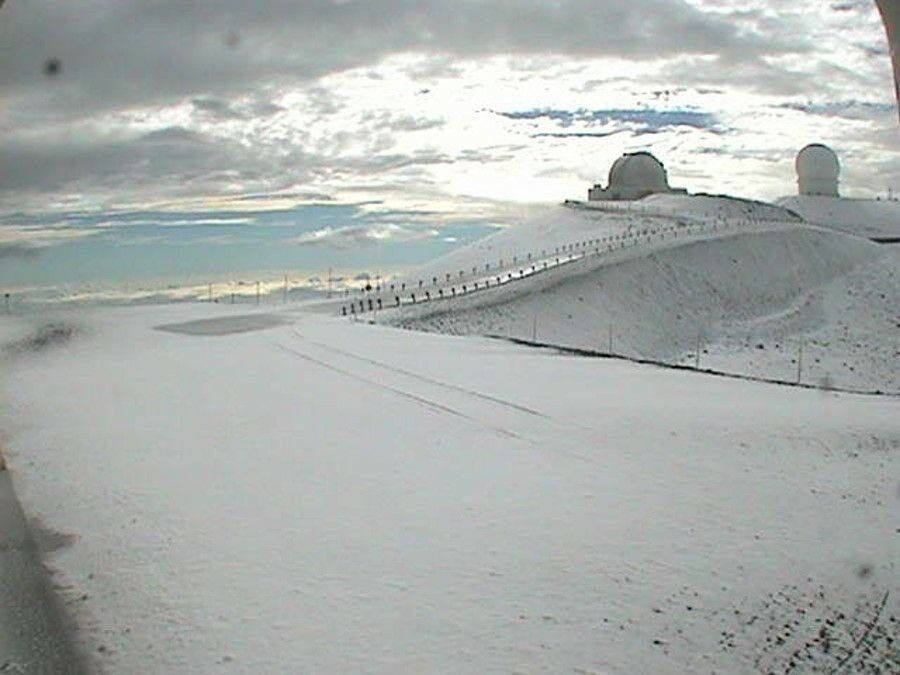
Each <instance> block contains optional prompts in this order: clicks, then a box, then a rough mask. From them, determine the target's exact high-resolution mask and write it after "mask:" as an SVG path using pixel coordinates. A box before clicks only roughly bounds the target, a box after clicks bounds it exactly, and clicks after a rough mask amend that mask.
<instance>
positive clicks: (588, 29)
mask: <svg viewBox="0 0 900 675" xmlns="http://www.w3.org/2000/svg"><path fill="white" fill-rule="evenodd" d="M4 14H5V16H4V23H3V24H2V26H0V63H2V64H3V67H2V68H0V89H2V90H3V91H5V92H6V93H7V95H9V94H12V95H13V96H16V97H19V96H23V95H24V96H29V97H33V98H34V99H39V100H40V101H41V102H42V106H41V107H42V113H43V114H44V115H50V116H64V117H69V116H73V115H85V114H90V113H91V112H92V111H97V110H102V109H116V108H120V107H123V106H128V105H131V104H134V103H140V104H144V105H146V104H149V103H152V102H171V101H172V100H176V99H183V98H185V97H194V98H200V99H201V100H203V98H204V97H206V96H216V95H218V96H222V95H227V96H228V97H229V98H230V97H231V96H232V95H234V94H235V93H236V92H247V91H255V90H257V89H258V88H259V86H260V83H265V84H270V83H273V82H279V81H286V80H290V81H295V82H296V81H310V80H314V79H316V78H318V77H320V76H322V75H326V74H328V73H333V72H337V71H340V70H344V69H347V68H351V67H356V66H361V65H366V64H369V63H375V62H377V61H378V60H380V59H382V58H384V57H385V56H387V55H390V54H396V53H402V52H410V51H419V52H426V53H434V54H440V53H446V54H451V55H454V56H456V57H476V56H484V55H490V54H533V55H542V54H561V55H569V56H576V57H591V56H609V55H613V56H618V57H623V58H629V59H654V58H659V57H671V56H675V55H680V54H713V55H725V56H727V58H728V59H729V60H730V61H733V62H741V61H743V60H744V59H745V58H746V55H748V54H753V55H756V54H759V53H783V52H785V51H796V50H797V49H800V48H802V47H803V45H802V44H801V43H799V41H798V40H796V39H791V40H790V41H789V40H787V39H785V37H786V36H784V35H783V34H782V33H780V32H779V33H776V34H771V35H763V34H762V33H761V32H759V31H746V30H742V29H741V27H740V26H739V25H737V24H736V23H735V22H734V21H732V20H731V19H730V17H729V16H728V15H726V14H722V13H704V12H702V11H701V10H699V9H698V8H696V7H695V6H692V5H690V4H688V3H687V2H685V1H684V0H610V1H608V2H602V3H599V2H596V1H595V0H569V1H563V2H552V3H550V2H545V1H544V0H494V1H493V2H457V1H455V0H453V1H449V0H382V1H380V2H333V1H331V0H307V1H306V2H301V3H298V2H295V1H293V0H259V1H258V2H253V3H249V2H245V1H244V0H194V1H192V2H184V1H183V0H160V1H158V2H153V3H145V2H139V1H138V0H121V1H120V2H116V3H104V4H100V3H96V2H90V1H89V0H68V1H67V2H58V0H32V1H31V2H28V3H16V4H13V5H11V6H10V7H8V8H7V10H5V12H4ZM229 36H237V38H238V39H237V40H234V39H231V40H229V39H228V37H229ZM48 52H52V53H48ZM51 57H52V58H56V59H59V61H60V63H61V64H62V68H61V70H60V76H59V77H57V78H56V79H55V81H54V82H53V83H52V86H48V83H47V82H46V81H45V78H43V77H42V76H41V75H40V69H41V66H42V64H43V63H45V61H46V60H47V58H51Z"/></svg>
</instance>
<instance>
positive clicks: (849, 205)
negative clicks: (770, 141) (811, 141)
mask: <svg viewBox="0 0 900 675" xmlns="http://www.w3.org/2000/svg"><path fill="white" fill-rule="evenodd" d="M778 204H779V206H783V207H784V208H786V209H790V210H791V211H794V212H796V213H798V214H799V215H800V216H802V217H803V219H804V220H806V221H808V222H810V223H814V224H816V225H822V226H825V227H830V228H833V229H835V230H840V231H841V232H847V233H849V234H855V235H859V236H861V237H869V238H871V239H883V240H893V241H900V202H898V201H894V200H884V201H878V200H873V199H844V198H836V197H809V196H795V197H783V198H781V199H779V200H778Z"/></svg>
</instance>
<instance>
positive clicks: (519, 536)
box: [0, 306, 900, 673]
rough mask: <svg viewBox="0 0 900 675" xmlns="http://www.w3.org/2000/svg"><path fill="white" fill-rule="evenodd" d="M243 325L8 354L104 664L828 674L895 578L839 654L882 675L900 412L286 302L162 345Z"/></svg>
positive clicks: (14, 424)
mask: <svg viewBox="0 0 900 675" xmlns="http://www.w3.org/2000/svg"><path fill="white" fill-rule="evenodd" d="M228 316H229V313H228V308H224V307H218V308H215V307H209V306H202V307H201V306H165V307H144V308H128V309H121V310H104V311H98V312H96V313H94V314H92V315H80V316H77V317H75V316H70V317H62V318H61V321H63V322H64V323H67V324H72V325H74V326H75V330H74V332H72V333H70V334H68V338H67V339H66V340H62V339H61V340H59V342H60V343H61V344H52V342H51V343H48V342H47V341H43V342H42V341H36V342H35V341H31V342H29V341H28V340H25V341H24V342H22V341H20V342H19V343H18V344H19V348H18V349H15V350H12V351H10V350H7V351H6V354H7V356H6V357H5V360H4V370H3V372H4V376H3V381H2V389H0V395H2V397H3V400H4V403H5V404H6V405H5V406H4V411H5V412H4V415H3V419H2V429H3V430H4V434H5V435H6V437H7V440H8V442H7V445H8V448H9V459H10V463H11V465H12V467H13V476H14V479H15V480H16V485H17V489H18V490H19V492H20V495H21V498H22V501H23V505H24V506H25V508H26V510H27V511H28V512H29V513H30V514H32V515H34V516H36V517H38V518H40V519H41V521H42V522H43V523H44V524H45V527H47V528H49V529H52V530H55V531H58V532H60V533H64V534H67V535H72V536H73V537H74V540H73V541H72V543H71V545H70V546H68V547H66V548H63V549H61V550H59V551H57V552H56V553H54V554H53V556H52V557H51V559H50V564H51V566H52V567H53V568H54V569H56V570H57V582H58V583H60V584H61V585H63V587H64V589H66V590H64V591H63V593H64V597H65V599H66V602H67V604H68V606H69V607H70V608H71V609H72V610H73V612H74V613H75V615H76V616H77V618H78V620H79V623H80V626H81V638H82V640H83V642H84V643H85V645H86V647H87V648H88V651H90V652H91V653H92V654H94V655H95V656H96V663H97V664H98V665H99V666H100V667H102V668H104V669H106V670H108V671H109V672H159V673H163V672H196V673H200V672H209V671H210V670H217V671H221V672H241V673H245V672H285V671H292V672H298V671H300V672H337V671H340V672H348V671H352V672H479V673H482V672H510V671H515V672H573V671H578V672H610V673H633V672H657V673H667V672H671V673H675V672H678V673H681V672H696V671H702V670H706V671H709V670H718V671H723V670H725V671H747V670H753V669H754V668H757V667H759V668H762V669H764V670H766V669H768V668H769V667H773V668H775V669H776V670H780V669H783V668H784V667H786V664H787V663H788V662H789V661H790V660H791V659H800V658H803V659H806V661H805V662H806V663H815V664H818V665H820V666H823V667H824V666H828V665H834V664H835V663H836V659H838V658H844V655H845V654H846V653H847V652H848V650H849V649H851V648H852V645H853V641H854V639H855V638H856V637H857V636H858V635H859V630H860V627H861V626H862V625H863V624H864V623H865V622H868V621H869V620H870V619H871V618H872V617H873V616H875V615H876V613H877V605H878V603H879V602H880V601H881V599H882V598H883V596H884V593H885V591H890V594H889V597H888V599H887V601H886V609H885V610H884V611H883V618H882V615H881V614H878V618H877V620H876V622H875V623H876V628H875V629H874V630H873V631H872V637H871V639H869V641H868V642H867V645H866V649H869V650H870V651H872V650H874V651H873V652H872V654H869V653H868V652H866V653H865V654H864V653H862V652H860V654H859V655H854V656H852V658H853V659H876V658H877V659H880V662H881V663H886V661H885V659H886V658H894V659H896V650H895V651H894V652H893V655H894V656H893V657H891V656H890V654H889V653H888V652H886V651H885V649H887V647H886V645H887V642H886V640H885V639H884V638H885V636H890V635H891V633H890V630H891V625H890V624H889V623H888V617H889V616H890V614H891V613H893V614H894V615H895V616H896V614H897V610H898V604H897V600H898V594H897V592H896V579H897V576H898V575H897V564H898V559H900V557H898V551H900V547H898V542H900V533H898V532H897V530H896V527H897V515H898V506H900V492H898V483H897V478H896V477H897V476H898V475H900V471H898V468H900V467H898V447H900V422H898V416H897V414H896V412H897V406H898V403H897V400H896V399H891V398H883V399H879V398H867V397H856V396H849V395H837V394H823V393H819V392H810V391H800V390H791V389H789V388H783V387H772V386H768V385H763V384H759V383H748V382H740V381H733V380H722V379H718V378H709V377H704V376H701V375H695V374H689V373H673V372H671V371H664V370H660V369H656V368H653V367H648V366H635V365H633V364H628V363H623V362H610V361H598V360H586V359H578V358H572V357H564V356H560V355H557V354H554V353H552V352H549V351H541V350H533V349H527V348H522V347H517V346H513V345H509V344H505V343H499V342H496V341H490V340H485V339H480V338H456V337H450V336H443V335H426V334H418V333H410V332H406V331H400V330H395V329H390V328H385V327H379V326H369V325H363V324H354V323H351V322H347V321H340V320H336V319H328V318H325V317H321V316H313V315H306V314H300V313H294V314H291V313H285V314H282V315H281V318H283V319H289V320H290V321H291V323H289V324H282V325H277V324H279V322H276V321H266V320H262V321H259V322H257V323H258V325H259V326H261V327H262V328H261V329H260V330H255V331H249V332H242V333H233V332H229V331H228V330H225V329H223V330H220V331H210V330H209V328H210V324H206V325H205V327H204V330H202V331H194V332H200V333H210V332H211V333H217V332H218V333H222V334H219V335H215V334H213V335H209V334H201V335H191V334H184V333H183V332H182V333H173V332H170V331H159V330H154V328H153V327H154V326H160V325H168V326H169V327H170V328H171V326H172V324H179V323H184V322H192V321H195V320H198V319H209V318H213V319H215V318H216V317H225V323H224V324H223V326H226V327H227V322H228V321H231V319H228V318H227V317H228ZM250 323H253V322H250ZM235 325H242V326H245V327H246V326H247V325H248V321H247V320H245V319H240V320H238V321H237V322H236V324H235ZM267 326H268V327H267ZM187 332H191V331H190V330H188V331H187ZM62 334H63V333H60V335H62ZM27 345H32V346H34V345H37V346H35V347H34V351H33V352H32V351H28V350H27V349H24V348H23V346H27ZM801 610H802V613H801ZM839 615H840V617H843V618H838V616H839ZM826 621H830V622H832V624H834V626H836V627H835V628H833V629H832V628H828V631H830V632H829V633H828V635H829V636H830V637H829V641H830V642H829V650H828V651H825V650H823V649H822V648H821V645H820V644H819V643H816V642H812V640H813V638H815V637H816V636H817V635H819V631H820V630H821V629H822V627H823V626H824V625H826V624H825V622H826ZM784 624H788V625H789V628H785V627H784ZM894 630H896V626H894ZM894 634H895V633H894ZM870 643H871V644H870ZM809 645H812V646H809ZM873 645H874V646H873ZM98 650H99V651H98ZM804 650H806V652H804ZM801 652H803V653H804V654H805V655H801V656H798V654H800V653H801ZM885 654H888V656H885ZM895 662H896V661H895Z"/></svg>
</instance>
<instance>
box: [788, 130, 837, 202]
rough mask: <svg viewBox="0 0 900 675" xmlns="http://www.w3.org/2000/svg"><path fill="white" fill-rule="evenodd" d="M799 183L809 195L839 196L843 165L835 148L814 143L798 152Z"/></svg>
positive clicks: (801, 191)
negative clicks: (839, 182) (839, 181)
mask: <svg viewBox="0 0 900 675" xmlns="http://www.w3.org/2000/svg"><path fill="white" fill-rule="evenodd" d="M796 167H797V185H798V187H799V188H800V194H801V195H804V196H808V197H839V196H840V195H839V194H838V179H839V177H840V174H841V165H840V162H838V158H837V155H836V154H835V153H834V150H832V149H831V148H829V147H828V146H826V145H821V144H819V143H813V144H811V145H807V146H806V147H805V148H803V149H802V150H801V151H800V152H799V153H798V154H797V162H796Z"/></svg>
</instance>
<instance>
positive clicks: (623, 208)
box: [404, 195, 799, 281]
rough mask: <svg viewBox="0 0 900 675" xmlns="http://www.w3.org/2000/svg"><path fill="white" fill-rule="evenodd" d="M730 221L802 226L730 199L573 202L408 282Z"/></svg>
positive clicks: (788, 216)
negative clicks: (589, 243) (604, 240)
mask: <svg viewBox="0 0 900 675" xmlns="http://www.w3.org/2000/svg"><path fill="white" fill-rule="evenodd" d="M726 220H727V221H729V222H731V223H732V224H733V226H734V227H735V228H737V229H741V228H746V227H750V226H751V224H752V223H761V222H768V221H774V222H798V220H799V219H798V217H797V216H796V215H795V214H793V213H790V212H788V211H786V210H785V209H782V208H780V207H777V206H773V205H771V204H764V203H762V202H752V201H748V200H742V199H734V198H730V197H716V196H697V195H651V196H649V197H646V198H644V199H642V200H640V201H636V202H569V203H567V204H566V205H559V206H554V207H551V208H548V209H547V210H546V211H544V212H542V213H540V214H539V215H536V216H534V217H533V218H531V219H529V220H527V221H525V222H524V223H522V224H519V225H516V226H515V227H509V228H506V229H503V230H501V231H499V232H497V233H496V234H493V235H491V236H488V237H485V238H483V239H480V240H478V241H476V242H474V243H473V244H470V245H469V246H465V247H462V248H460V249H457V250H455V251H452V252H451V253H449V254H447V255H446V256H442V257H441V258H438V259H436V260H434V261H432V262H430V263H427V264H426V265H424V266H422V267H421V268H419V269H417V270H415V271H414V272H413V273H412V274H410V275H408V276H407V277H406V278H405V279H404V280H406V281H414V280H416V279H425V280H428V279H430V278H432V277H433V276H437V277H438V278H442V277H443V276H444V275H445V274H446V273H451V274H453V276H456V275H457V274H458V271H460V270H462V271H464V272H465V273H466V274H470V273H471V269H472V268H473V267H475V268H477V269H478V270H483V269H484V266H485V264H490V266H491V269H496V268H497V267H498V266H499V265H500V262H501V261H502V262H503V264H502V267H503V268H513V267H514V266H515V265H514V264H513V263H512V260H513V258H516V259H517V260H518V262H519V263H520V264H521V262H522V261H525V260H526V259H527V256H528V254H531V255H532V257H533V258H534V259H539V258H543V257H546V256H549V255H552V253H553V252H554V250H555V249H557V248H561V247H565V246H567V245H571V244H575V243H577V242H582V241H585V240H588V239H596V238H601V237H609V236H615V235H627V234H631V233H634V232H636V231H640V230H647V229H650V230H653V229H658V228H662V227H667V226H670V225H676V226H679V227H683V226H686V225H687V224H693V223H702V222H709V223H712V222H723V221H726Z"/></svg>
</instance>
